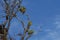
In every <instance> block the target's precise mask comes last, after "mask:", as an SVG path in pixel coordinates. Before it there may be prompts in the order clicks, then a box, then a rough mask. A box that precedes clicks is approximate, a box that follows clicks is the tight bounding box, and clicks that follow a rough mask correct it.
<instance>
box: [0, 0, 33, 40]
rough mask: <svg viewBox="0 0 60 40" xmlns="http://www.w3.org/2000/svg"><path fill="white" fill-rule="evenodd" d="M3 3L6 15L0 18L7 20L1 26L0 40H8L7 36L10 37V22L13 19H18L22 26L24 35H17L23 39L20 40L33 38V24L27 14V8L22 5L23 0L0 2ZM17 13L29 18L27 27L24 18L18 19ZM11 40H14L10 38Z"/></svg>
mask: <svg viewBox="0 0 60 40" xmlns="http://www.w3.org/2000/svg"><path fill="white" fill-rule="evenodd" d="M1 1H2V3H0V6H1V7H2V8H1V9H2V11H3V12H4V14H5V15H1V16H0V18H5V20H4V22H3V23H2V24H0V40H8V37H7V35H9V34H8V31H9V28H10V22H11V20H12V19H13V18H16V19H17V20H18V21H19V22H20V23H21V24H22V28H23V34H22V33H19V34H17V35H18V36H20V37H21V39H20V40H28V39H29V38H30V37H31V36H32V34H33V33H34V31H33V30H30V26H31V25H32V22H31V20H30V17H29V15H28V14H26V13H25V12H26V8H25V7H24V6H22V5H21V3H22V1H23V0H0V2H1ZM17 12H18V13H19V14H22V15H25V16H26V17H27V22H28V24H27V26H26V27H25V24H24V21H23V20H22V18H18V16H17ZM0 13H1V12H0ZM1 14H2V13H1ZM9 40H14V39H13V38H11V37H9Z"/></svg>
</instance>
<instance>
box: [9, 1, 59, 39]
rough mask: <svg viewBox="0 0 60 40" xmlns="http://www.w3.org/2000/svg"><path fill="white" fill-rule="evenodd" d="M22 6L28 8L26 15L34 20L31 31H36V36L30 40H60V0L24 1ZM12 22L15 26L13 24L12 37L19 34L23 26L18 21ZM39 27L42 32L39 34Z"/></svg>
mask: <svg viewBox="0 0 60 40" xmlns="http://www.w3.org/2000/svg"><path fill="white" fill-rule="evenodd" d="M22 5H24V6H25V7H26V8H27V11H26V13H28V14H29V15H30V18H31V20H32V23H33V24H32V26H31V29H34V30H35V34H34V35H33V36H32V37H31V38H30V39H29V40H60V0H23V2H22ZM11 22H13V23H14V25H13V23H11V28H10V31H11V32H12V33H10V35H13V33H16V34H17V33H18V32H17V31H18V30H17V29H19V26H21V25H20V24H19V22H18V20H14V19H13V20H12V21H11ZM15 24H16V25H15ZM12 25H13V27H12ZM16 26H17V27H16ZM39 27H41V32H38V30H40V29H39ZM12 30H13V31H12ZM20 30H22V29H20ZM21 32H22V31H21ZM12 37H14V36H12ZM14 38H16V37H14ZM16 39H19V37H17V38H16Z"/></svg>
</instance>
